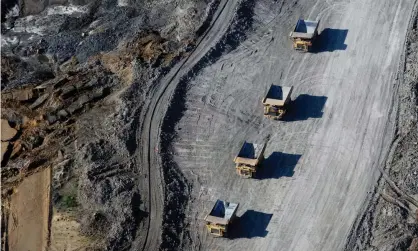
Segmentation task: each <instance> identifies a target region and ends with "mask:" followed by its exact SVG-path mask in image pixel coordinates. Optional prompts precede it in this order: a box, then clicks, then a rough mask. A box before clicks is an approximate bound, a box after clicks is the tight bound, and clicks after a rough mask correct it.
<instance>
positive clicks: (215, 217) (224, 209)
mask: <svg viewBox="0 0 418 251" xmlns="http://www.w3.org/2000/svg"><path fill="white" fill-rule="evenodd" d="M238 205H239V204H238V203H231V202H227V201H222V200H217V201H216V202H215V205H214V206H213V208H212V210H211V211H210V213H209V214H208V215H207V216H206V217H205V222H206V228H207V230H208V232H209V233H210V234H212V235H213V236H216V237H224V236H227V235H228V230H229V229H228V228H229V226H230V224H231V223H232V221H233V220H234V219H235V218H236V213H237V210H238Z"/></svg>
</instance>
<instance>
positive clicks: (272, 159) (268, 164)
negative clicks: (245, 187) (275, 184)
mask: <svg viewBox="0 0 418 251" xmlns="http://www.w3.org/2000/svg"><path fill="white" fill-rule="evenodd" d="M301 156H302V155H300V154H289V153H282V152H273V153H272V154H271V155H270V156H269V157H268V158H267V159H265V160H264V161H263V163H262V166H261V168H260V169H259V170H258V171H257V173H256V177H255V178H256V179H279V178H280V177H292V176H293V174H294V172H295V171H294V169H295V167H296V165H297V163H298V161H299V159H300V157H301Z"/></svg>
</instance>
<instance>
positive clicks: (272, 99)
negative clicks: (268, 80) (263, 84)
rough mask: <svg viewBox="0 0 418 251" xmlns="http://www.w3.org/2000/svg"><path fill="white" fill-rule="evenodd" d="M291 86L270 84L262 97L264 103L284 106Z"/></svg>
mask: <svg viewBox="0 0 418 251" xmlns="http://www.w3.org/2000/svg"><path fill="white" fill-rule="evenodd" d="M292 91H293V86H291V87H287V86H279V85H272V86H271V87H270V89H269V91H268V92H267V95H266V97H265V98H264V99H263V104H264V105H275V106H284V104H285V103H286V101H287V100H288V99H289V98H290V94H292Z"/></svg>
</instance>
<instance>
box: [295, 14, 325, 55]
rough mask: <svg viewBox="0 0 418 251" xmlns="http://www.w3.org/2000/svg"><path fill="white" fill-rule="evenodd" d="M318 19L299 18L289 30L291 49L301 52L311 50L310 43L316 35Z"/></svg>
mask: <svg viewBox="0 0 418 251" xmlns="http://www.w3.org/2000/svg"><path fill="white" fill-rule="evenodd" d="M318 26H319V21H312V20H303V19H299V20H298V22H297V23H296V25H295V28H294V29H293V31H292V32H290V35H289V36H290V38H291V39H292V40H293V49H295V50H298V51H303V52H309V51H312V45H313V42H314V40H315V39H316V37H317V36H318Z"/></svg>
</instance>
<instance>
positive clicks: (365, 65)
mask: <svg viewBox="0 0 418 251" xmlns="http://www.w3.org/2000/svg"><path fill="white" fill-rule="evenodd" d="M231 2H232V1H231ZM413 3H414V2H413V1H412V0H409V1H391V0H385V1H378V0H374V1H368V2H364V1H349V2H340V1H321V0H319V1H317V2H316V3H314V2H312V1H299V2H297V4H296V5H293V3H286V4H285V6H284V7H283V8H286V7H288V8H290V7H289V6H292V7H291V8H292V9H294V11H293V12H290V11H287V12H281V13H280V12H278V9H277V8H278V7H274V5H272V6H264V5H263V4H262V2H257V4H256V7H255V10H254V11H255V19H256V20H255V21H254V26H255V27H256V31H255V32H254V33H252V34H250V35H249V37H248V38H247V40H246V41H245V42H243V43H242V44H241V45H240V46H239V47H238V48H237V49H236V50H234V51H233V52H231V53H229V54H227V55H226V56H223V57H221V58H220V59H219V60H218V61H216V62H215V63H213V64H212V65H210V66H209V67H206V68H205V69H203V70H202V72H201V73H200V74H199V75H198V76H197V77H196V78H195V79H194V80H193V81H192V82H191V84H190V85H191V88H190V90H189V91H188V93H187V97H186V106H187V111H186V112H185V115H184V116H183V118H182V119H181V121H180V123H179V124H178V125H177V131H178V138H177V141H176V142H175V144H174V145H175V153H174V154H175V161H176V162H177V164H178V165H179V167H180V169H181V170H182V171H183V173H184V174H185V176H186V178H187V179H188V180H189V182H191V183H192V184H193V190H192V198H193V199H192V203H191V206H190V211H189V212H188V215H189V217H188V221H190V230H191V231H190V232H191V237H192V247H190V249H193V250H195V249H203V250H341V249H343V248H344V245H345V242H346V238H347V236H348V235H349V232H350V230H351V228H352V224H353V223H354V221H355V219H356V217H357V216H358V214H360V213H361V212H362V211H363V209H364V205H365V202H366V201H367V199H368V193H369V192H370V191H371V190H372V189H373V186H374V185H375V184H376V180H377V178H378V175H379V172H378V170H377V169H376V168H375V167H376V166H377V165H381V164H383V162H384V161H383V160H384V158H385V157H386V154H387V152H388V149H389V147H390V144H391V141H392V137H393V130H394V122H395V120H394V119H395V116H394V114H395V111H394V109H396V106H397V104H396V102H397V100H396V92H394V90H395V89H396V88H395V86H396V83H397V82H396V78H397V72H398V65H399V60H400V55H401V54H402V53H403V45H404V43H403V42H404V39H405V34H406V29H407V24H408V21H409V17H410V16H411V11H412V6H413ZM277 5H279V4H277ZM287 5H289V6H287ZM269 14H270V15H269ZM300 16H303V17H304V18H309V19H317V18H321V27H320V32H321V31H323V30H324V29H325V28H330V29H331V30H326V31H324V33H323V34H327V36H329V39H328V40H323V39H320V42H321V46H320V48H319V50H321V51H320V52H318V53H314V54H301V53H297V52H295V51H292V50H291V45H290V42H289V41H288V38H287V35H288V34H289V31H290V30H291V28H292V26H293V25H294V22H296V20H297V18H298V17H300ZM257 18H258V19H257ZM344 30H346V31H344ZM345 34H346V38H345V39H344V37H345ZM272 83H275V84H281V85H294V86H295V90H294V92H293V94H292V99H293V100H294V103H293V107H292V108H293V110H292V111H291V112H290V113H289V116H288V117H287V121H283V122H276V121H270V120H267V119H264V118H263V117H262V106H261V99H262V97H263V95H265V92H266V91H267V89H268V87H269V86H270V85H271V84H272ZM267 135H271V138H270V141H269V143H268V146H267V150H266V152H265V156H266V164H265V166H264V172H265V176H264V179H260V180H247V179H240V178H239V177H238V176H237V175H236V174H235V170H234V165H233V162H232V160H233V157H234V155H236V153H237V151H238V150H239V147H240V146H241V144H242V142H243V141H244V140H249V141H252V140H259V139H263V138H266V137H267ZM269 158H270V159H269ZM266 169H267V170H266ZM217 198H220V199H225V200H228V201H234V202H239V203H240V208H239V211H238V216H241V215H244V216H243V217H242V219H241V222H240V225H241V226H245V227H247V231H241V232H242V233H241V234H240V235H239V236H236V237H235V238H233V239H217V238H216V239H215V238H213V237H211V236H209V235H208V234H207V233H206V229H205V228H204V225H203V221H202V220H203V218H204V216H205V214H206V213H207V212H208V211H209V210H210V208H211V207H212V206H213V203H214V201H216V199H217ZM247 210H250V211H247ZM251 210H253V211H251ZM246 213H247V215H251V217H245V214H246ZM249 237H252V238H249Z"/></svg>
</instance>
